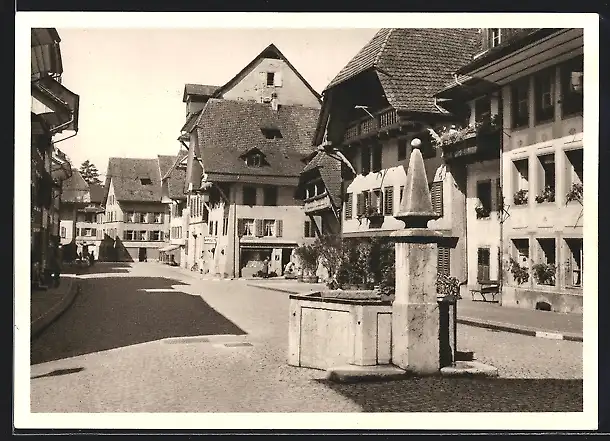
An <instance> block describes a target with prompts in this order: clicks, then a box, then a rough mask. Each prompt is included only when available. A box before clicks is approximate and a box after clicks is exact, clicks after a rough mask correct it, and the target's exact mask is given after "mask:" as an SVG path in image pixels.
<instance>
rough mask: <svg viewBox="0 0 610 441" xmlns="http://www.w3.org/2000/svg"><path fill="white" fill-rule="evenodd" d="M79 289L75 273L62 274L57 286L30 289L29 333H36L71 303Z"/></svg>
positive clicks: (32, 335) (33, 334)
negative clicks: (43, 289) (41, 289)
mask: <svg viewBox="0 0 610 441" xmlns="http://www.w3.org/2000/svg"><path fill="white" fill-rule="evenodd" d="M78 290H79V285H78V279H77V276H76V274H62V275H61V282H60V284H59V286H58V287H57V288H49V289H47V290H46V291H38V290H36V291H31V296H30V324H31V328H30V335H31V338H33V337H35V336H36V335H38V334H39V333H40V332H41V331H42V330H43V329H44V328H46V327H47V326H48V325H50V324H51V323H52V322H53V321H54V320H55V319H56V318H58V317H59V316H60V315H61V314H62V313H63V312H64V311H65V310H66V309H68V307H69V306H70V305H71V304H72V301H73V300H74V297H76V294H77V292H78Z"/></svg>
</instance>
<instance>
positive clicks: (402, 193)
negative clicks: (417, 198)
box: [398, 185, 405, 206]
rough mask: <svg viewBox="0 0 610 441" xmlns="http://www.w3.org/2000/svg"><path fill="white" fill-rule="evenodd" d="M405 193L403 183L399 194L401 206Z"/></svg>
mask: <svg viewBox="0 0 610 441" xmlns="http://www.w3.org/2000/svg"><path fill="white" fill-rule="evenodd" d="M404 194H405V186H404V185H401V186H400V193H399V195H398V196H399V201H398V205H399V206H400V205H402V197H403V195H404Z"/></svg>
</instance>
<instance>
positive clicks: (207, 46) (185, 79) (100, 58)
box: [57, 28, 378, 178]
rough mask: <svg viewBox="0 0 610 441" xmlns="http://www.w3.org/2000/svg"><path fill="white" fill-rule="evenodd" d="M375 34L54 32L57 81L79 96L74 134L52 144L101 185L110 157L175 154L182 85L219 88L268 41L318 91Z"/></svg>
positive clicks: (183, 111)
mask: <svg viewBox="0 0 610 441" xmlns="http://www.w3.org/2000/svg"><path fill="white" fill-rule="evenodd" d="M377 30H378V29H362V28H355V29H102V28H98V29H92V28H87V29H73V28H69V29H61V28H57V31H58V33H59V36H60V38H61V43H60V47H61V53H62V61H63V67H64V73H63V75H62V83H63V84H64V85H65V86H66V87H67V88H68V89H70V90H71V91H73V92H74V93H76V94H78V95H79V96H80V111H79V131H78V134H77V135H76V136H75V137H73V138H70V139H67V140H66V141H62V142H59V143H58V144H57V147H58V148H59V149H60V150H62V151H63V152H64V153H66V154H67V155H68V156H69V157H70V159H71V161H72V163H73V164H74V166H75V167H78V166H80V164H81V163H82V162H83V161H85V160H87V159H88V160H89V161H91V162H93V163H94V164H95V165H96V167H97V168H98V170H99V171H100V173H102V178H103V173H105V171H106V167H107V164H108V158H110V157H113V156H123V157H141V158H146V157H148V158H150V157H155V156H156V155H158V154H161V155H174V154H176V153H177V152H178V150H179V148H180V144H179V142H178V141H177V138H178V136H179V135H180V129H181V127H182V125H183V124H184V122H185V116H186V109H185V104H184V103H183V102H182V94H183V91H184V85H185V84H186V83H199V84H211V85H217V86H220V85H223V84H225V83H226V82H227V81H229V80H230V79H231V78H233V76H235V75H236V74H237V73H238V72H239V71H240V70H241V69H243V68H244V67H245V66H246V65H247V64H248V63H249V62H250V61H252V59H254V57H256V56H257V55H258V54H259V53H260V52H261V51H262V50H263V49H264V48H265V47H267V46H268V45H269V44H271V43H274V44H275V45H276V46H277V47H278V49H279V50H280V51H281V52H282V53H283V54H284V56H286V58H288V60H289V61H290V62H291V63H292V65H293V66H294V67H295V68H296V69H297V70H298V71H299V72H300V73H301V75H302V76H303V77H304V78H305V79H306V80H307V81H308V82H309V83H310V84H311V86H312V87H313V88H314V89H315V90H316V91H318V92H320V93H321V92H322V90H324V88H325V87H326V85H327V84H328V83H330V81H331V80H332V79H333V77H334V76H335V75H336V74H337V73H338V72H339V70H340V69H341V68H342V67H343V66H345V64H347V63H348V62H349V60H350V59H351V58H352V57H353V56H354V55H356V53H357V52H358V51H359V50H360V49H361V48H362V46H364V45H365V44H366V43H367V42H368V41H369V40H370V39H371V38H372V37H373V35H374V34H375V32H377ZM65 136H66V134H64V133H62V134H60V135H59V136H58V138H60V139H61V138H62V137H65Z"/></svg>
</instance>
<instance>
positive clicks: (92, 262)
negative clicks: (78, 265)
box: [89, 251, 95, 266]
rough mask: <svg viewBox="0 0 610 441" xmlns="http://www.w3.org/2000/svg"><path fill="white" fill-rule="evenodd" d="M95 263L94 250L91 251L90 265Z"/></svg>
mask: <svg viewBox="0 0 610 441" xmlns="http://www.w3.org/2000/svg"><path fill="white" fill-rule="evenodd" d="M94 263H95V256H94V255H93V251H91V252H90V253H89V266H93V264H94Z"/></svg>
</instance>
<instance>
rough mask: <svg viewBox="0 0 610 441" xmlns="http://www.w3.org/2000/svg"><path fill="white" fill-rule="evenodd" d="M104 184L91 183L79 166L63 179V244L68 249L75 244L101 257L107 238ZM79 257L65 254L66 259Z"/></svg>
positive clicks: (77, 247) (61, 218) (61, 210)
mask: <svg viewBox="0 0 610 441" xmlns="http://www.w3.org/2000/svg"><path fill="white" fill-rule="evenodd" d="M103 198H104V187H103V186H102V185H100V184H95V183H92V184H88V183H87V182H86V181H85V180H84V179H83V177H82V175H81V173H80V172H79V171H78V169H73V170H72V175H71V177H70V178H69V179H67V180H66V181H64V182H63V185H62V195H61V209H60V215H59V218H60V228H59V230H60V235H59V236H60V243H61V245H62V247H63V248H64V249H68V247H66V245H68V244H72V243H73V244H72V249H73V250H76V253H77V254H78V253H79V252H80V253H82V254H83V255H87V253H90V252H93V253H94V255H95V256H96V257H99V245H100V242H101V241H102V239H103V231H102V225H103V220H104V207H103V206H102V200H103ZM75 257H76V256H71V255H69V253H66V252H64V253H63V259H64V260H72V259H74V258H75Z"/></svg>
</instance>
